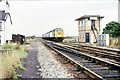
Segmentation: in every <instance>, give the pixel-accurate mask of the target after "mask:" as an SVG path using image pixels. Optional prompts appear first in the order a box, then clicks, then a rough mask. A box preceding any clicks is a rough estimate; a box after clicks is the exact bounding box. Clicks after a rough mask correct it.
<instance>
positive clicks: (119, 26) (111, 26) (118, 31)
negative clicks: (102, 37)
mask: <svg viewBox="0 0 120 80" xmlns="http://www.w3.org/2000/svg"><path fill="white" fill-rule="evenodd" d="M103 34H109V35H110V36H111V37H115V38H117V37H120V23H118V22H115V21H112V22H109V23H108V24H106V27H105V28H104V29H103Z"/></svg>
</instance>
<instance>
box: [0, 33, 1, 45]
mask: <svg viewBox="0 0 120 80" xmlns="http://www.w3.org/2000/svg"><path fill="white" fill-rule="evenodd" d="M0 44H1V35H0Z"/></svg>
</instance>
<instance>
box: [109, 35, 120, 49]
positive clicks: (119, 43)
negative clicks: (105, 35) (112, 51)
mask: <svg viewBox="0 0 120 80" xmlns="http://www.w3.org/2000/svg"><path fill="white" fill-rule="evenodd" d="M110 47H114V48H120V37H119V38H111V40H110Z"/></svg>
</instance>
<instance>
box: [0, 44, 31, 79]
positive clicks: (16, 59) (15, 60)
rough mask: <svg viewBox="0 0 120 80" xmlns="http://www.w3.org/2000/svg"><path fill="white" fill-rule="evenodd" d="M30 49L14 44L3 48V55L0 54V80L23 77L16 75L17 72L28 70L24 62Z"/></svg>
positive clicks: (26, 46)
mask: <svg viewBox="0 0 120 80" xmlns="http://www.w3.org/2000/svg"><path fill="white" fill-rule="evenodd" d="M28 48H29V46H28V45H19V44H13V43H10V44H5V45H3V46H2V50H1V52H2V53H1V54H0V60H1V63H0V64H1V65H0V68H1V70H0V75H1V76H0V79H2V78H13V79H15V78H18V77H22V75H20V74H17V73H16V70H18V69H20V70H26V69H25V67H24V65H23V64H22V61H23V59H24V58H26V57H27V52H28Z"/></svg>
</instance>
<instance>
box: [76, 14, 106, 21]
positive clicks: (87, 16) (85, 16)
mask: <svg viewBox="0 0 120 80" xmlns="http://www.w3.org/2000/svg"><path fill="white" fill-rule="evenodd" d="M90 17H98V18H104V16H100V15H84V16H82V17H80V18H78V19H75V21H78V20H82V19H86V18H90Z"/></svg>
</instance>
